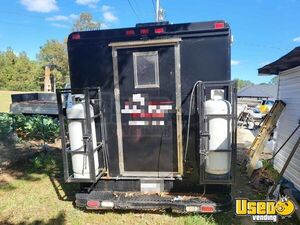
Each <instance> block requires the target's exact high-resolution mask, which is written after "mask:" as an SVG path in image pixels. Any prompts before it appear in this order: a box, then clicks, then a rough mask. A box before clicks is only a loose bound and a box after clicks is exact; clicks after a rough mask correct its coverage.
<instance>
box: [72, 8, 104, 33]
mask: <svg viewBox="0 0 300 225" xmlns="http://www.w3.org/2000/svg"><path fill="white" fill-rule="evenodd" d="M100 25H101V23H100V22H96V21H94V20H93V16H92V15H91V14H90V13H88V12H83V13H80V16H79V18H78V19H77V20H76V21H75V22H74V24H73V28H72V31H85V30H97V29H100Z"/></svg>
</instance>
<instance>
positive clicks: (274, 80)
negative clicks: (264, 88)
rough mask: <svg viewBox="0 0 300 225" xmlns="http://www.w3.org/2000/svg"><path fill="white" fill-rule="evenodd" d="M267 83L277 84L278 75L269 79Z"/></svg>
mask: <svg viewBox="0 0 300 225" xmlns="http://www.w3.org/2000/svg"><path fill="white" fill-rule="evenodd" d="M269 84H273V85H276V84H278V76H275V77H273V78H272V79H271V80H270V81H269Z"/></svg>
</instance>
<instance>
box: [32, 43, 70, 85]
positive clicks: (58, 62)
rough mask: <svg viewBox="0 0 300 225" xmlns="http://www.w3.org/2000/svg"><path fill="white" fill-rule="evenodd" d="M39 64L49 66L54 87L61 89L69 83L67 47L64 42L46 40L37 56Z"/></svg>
mask: <svg viewBox="0 0 300 225" xmlns="http://www.w3.org/2000/svg"><path fill="white" fill-rule="evenodd" d="M37 58H38V60H39V62H40V63H41V64H42V65H43V66H45V65H50V68H51V73H52V74H53V75H54V77H55V79H56V86H57V87H58V88H61V87H63V86H64V85H65V84H66V83H67V82H68V81H69V66H68V55H67V46H66V44H65V42H60V41H57V40H48V41H47V42H46V43H45V44H44V45H43V46H42V47H41V48H40V52H39V53H38V55H37Z"/></svg>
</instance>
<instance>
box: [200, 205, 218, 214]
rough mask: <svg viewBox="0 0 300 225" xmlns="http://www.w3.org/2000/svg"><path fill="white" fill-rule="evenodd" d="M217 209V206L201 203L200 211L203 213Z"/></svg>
mask: <svg viewBox="0 0 300 225" xmlns="http://www.w3.org/2000/svg"><path fill="white" fill-rule="evenodd" d="M215 211H216V208H215V206H214V205H201V206H200V212H202V213H213V212H215Z"/></svg>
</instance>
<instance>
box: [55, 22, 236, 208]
mask: <svg viewBox="0 0 300 225" xmlns="http://www.w3.org/2000/svg"><path fill="white" fill-rule="evenodd" d="M230 45H231V34H230V28H229V25H228V24H227V23H225V22H224V21H211V22H199V23H183V24H168V23H167V22H159V23H146V24H137V25H136V26H135V27H129V28H122V29H111V30H99V31H85V32H74V33H72V34H70V36H69V38H68V55H69V66H70V76H71V88H70V89H61V90H57V100H58V106H59V118H60V124H61V133H62V150H63V160H64V176H65V181H66V182H78V183H80V186H81V191H80V192H79V193H77V194H76V201H75V203H76V206H78V207H83V208H87V209H151V210H155V209H171V210H172V211H176V212H210V213H212V212H217V211H222V210H227V209H228V208H229V207H230V205H231V202H232V199H231V194H230V193H231V185H232V183H233V181H234V176H235V175H234V167H235V163H236V87H235V83H234V82H233V81H231V80H230V79H231V75H230ZM74 123H75V124H77V125H76V126H74ZM72 124H73V125H72ZM95 136H96V137H95ZM95 139H96V140H95Z"/></svg>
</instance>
